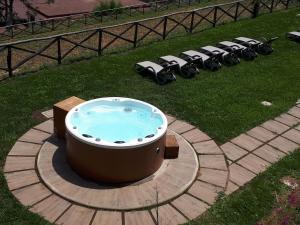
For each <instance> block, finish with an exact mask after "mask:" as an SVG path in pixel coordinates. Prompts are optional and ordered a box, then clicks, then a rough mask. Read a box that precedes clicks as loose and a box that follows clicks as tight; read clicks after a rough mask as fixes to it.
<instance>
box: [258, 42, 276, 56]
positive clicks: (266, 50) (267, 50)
mask: <svg viewBox="0 0 300 225" xmlns="http://www.w3.org/2000/svg"><path fill="white" fill-rule="evenodd" d="M256 51H257V53H259V54H262V55H270V54H271V53H272V52H273V48H272V46H271V44H269V43H263V44H261V45H259V46H257V49H256Z"/></svg>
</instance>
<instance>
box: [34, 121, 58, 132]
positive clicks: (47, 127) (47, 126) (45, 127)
mask: <svg viewBox="0 0 300 225" xmlns="http://www.w3.org/2000/svg"><path fill="white" fill-rule="evenodd" d="M34 129H37V130H41V131H44V132H46V133H49V134H52V133H53V130H54V122H53V120H46V121H45V122H43V123H41V124H39V125H37V126H35V127H34Z"/></svg>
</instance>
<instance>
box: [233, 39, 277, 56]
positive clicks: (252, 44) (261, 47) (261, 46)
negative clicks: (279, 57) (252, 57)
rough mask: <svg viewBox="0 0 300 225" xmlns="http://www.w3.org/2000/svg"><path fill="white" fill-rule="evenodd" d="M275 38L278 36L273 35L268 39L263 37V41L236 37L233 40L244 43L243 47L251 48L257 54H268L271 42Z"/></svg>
mask: <svg viewBox="0 0 300 225" xmlns="http://www.w3.org/2000/svg"><path fill="white" fill-rule="evenodd" d="M277 39H278V37H274V38H271V39H269V40H266V39H265V40H264V41H258V40H255V39H252V38H247V37H238V38H235V39H234V40H233V41H234V42H236V43H238V44H241V45H244V46H245V47H249V48H252V49H254V50H255V51H256V52H257V53H259V54H262V55H269V54H271V53H272V52H273V48H272V43H273V41H275V40H277Z"/></svg>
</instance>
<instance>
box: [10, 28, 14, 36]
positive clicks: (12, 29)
mask: <svg viewBox="0 0 300 225" xmlns="http://www.w3.org/2000/svg"><path fill="white" fill-rule="evenodd" d="M9 31H10V37H11V38H14V27H13V26H11V27H9Z"/></svg>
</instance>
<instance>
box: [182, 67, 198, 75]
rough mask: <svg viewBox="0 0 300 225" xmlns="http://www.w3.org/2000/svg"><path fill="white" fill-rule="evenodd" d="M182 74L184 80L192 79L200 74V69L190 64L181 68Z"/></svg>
mask: <svg viewBox="0 0 300 225" xmlns="http://www.w3.org/2000/svg"><path fill="white" fill-rule="evenodd" d="M180 73H181V75H182V76H183V77H184V78H192V77H194V76H195V75H196V74H197V73H198V69H197V67H196V66H195V65H193V64H188V65H186V66H183V67H182V68H181V71H180Z"/></svg>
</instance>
